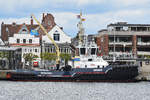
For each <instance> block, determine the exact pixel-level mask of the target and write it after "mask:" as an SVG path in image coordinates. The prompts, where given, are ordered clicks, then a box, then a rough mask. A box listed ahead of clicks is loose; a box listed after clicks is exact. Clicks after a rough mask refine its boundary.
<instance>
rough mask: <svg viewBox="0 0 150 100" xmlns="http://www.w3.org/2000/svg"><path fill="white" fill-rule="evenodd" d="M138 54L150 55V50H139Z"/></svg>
mask: <svg viewBox="0 0 150 100" xmlns="http://www.w3.org/2000/svg"><path fill="white" fill-rule="evenodd" d="M137 54H138V55H150V52H148V51H147V52H146V51H137Z"/></svg>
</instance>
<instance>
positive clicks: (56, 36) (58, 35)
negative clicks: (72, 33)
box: [53, 33, 60, 41]
mask: <svg viewBox="0 0 150 100" xmlns="http://www.w3.org/2000/svg"><path fill="white" fill-rule="evenodd" d="M53 38H54V40H55V41H59V40H60V34H58V33H55V34H54V35H53Z"/></svg>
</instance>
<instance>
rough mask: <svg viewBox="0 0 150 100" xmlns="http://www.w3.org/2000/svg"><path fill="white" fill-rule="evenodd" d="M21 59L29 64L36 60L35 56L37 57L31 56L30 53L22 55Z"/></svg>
mask: <svg viewBox="0 0 150 100" xmlns="http://www.w3.org/2000/svg"><path fill="white" fill-rule="evenodd" d="M23 58H24V59H25V61H29V62H31V61H33V60H34V59H36V58H38V56H37V55H34V54H32V53H27V54H24V55H23Z"/></svg>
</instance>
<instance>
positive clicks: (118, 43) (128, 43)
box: [109, 42, 132, 45]
mask: <svg viewBox="0 0 150 100" xmlns="http://www.w3.org/2000/svg"><path fill="white" fill-rule="evenodd" d="M113 44H114V42H109V45H113ZM115 44H116V45H132V42H115Z"/></svg>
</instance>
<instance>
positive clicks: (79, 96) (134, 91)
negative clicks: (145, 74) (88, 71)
mask: <svg viewBox="0 0 150 100" xmlns="http://www.w3.org/2000/svg"><path fill="white" fill-rule="evenodd" d="M0 100H150V82H137V83H97V82H91V83H90V82H9V81H0Z"/></svg>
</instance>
